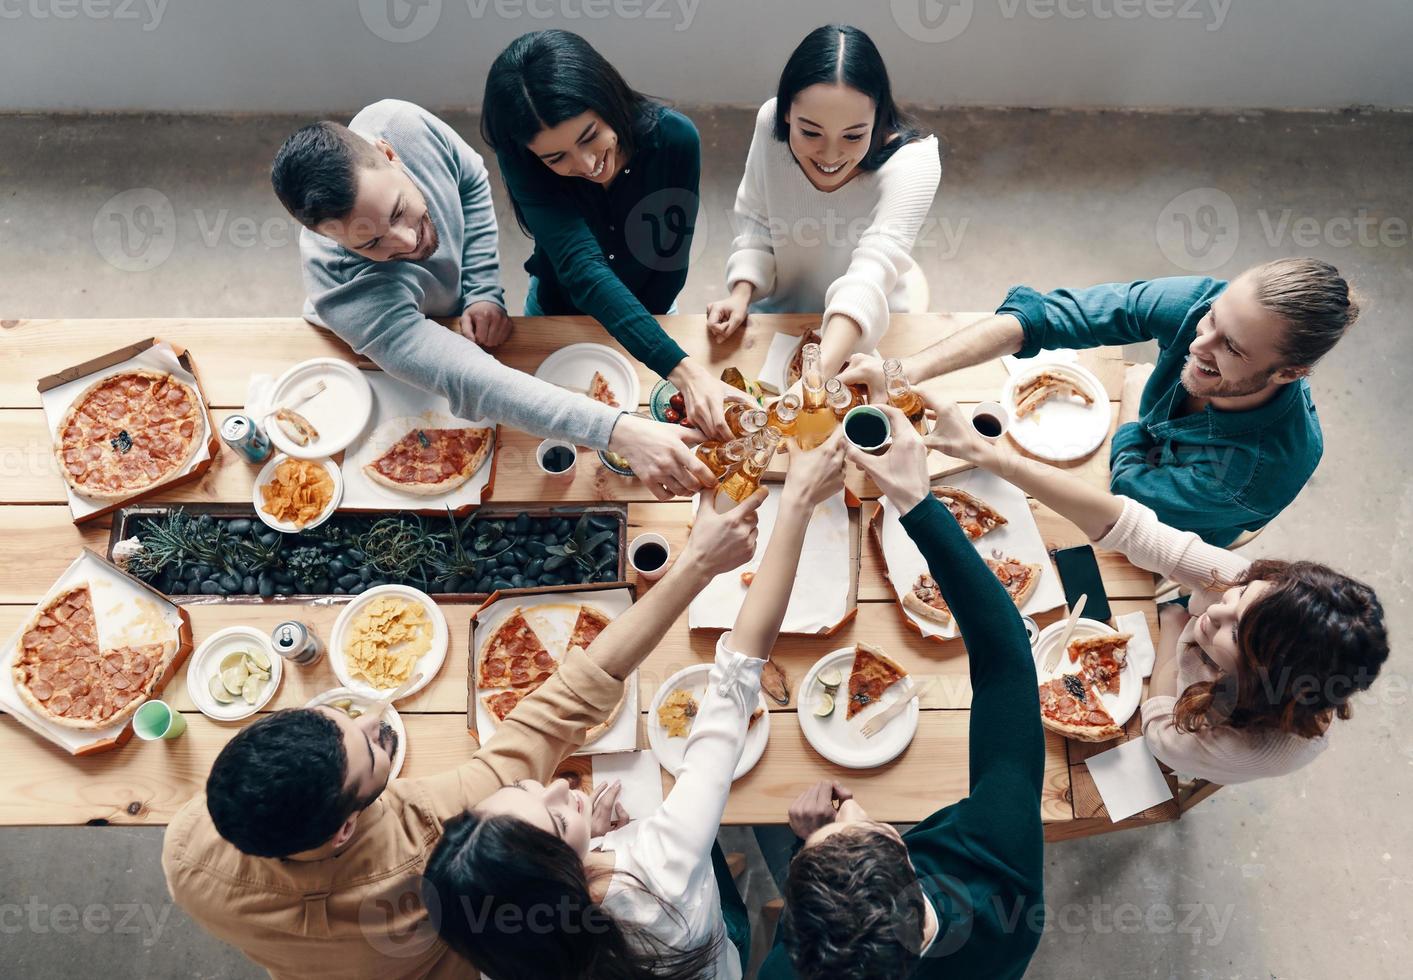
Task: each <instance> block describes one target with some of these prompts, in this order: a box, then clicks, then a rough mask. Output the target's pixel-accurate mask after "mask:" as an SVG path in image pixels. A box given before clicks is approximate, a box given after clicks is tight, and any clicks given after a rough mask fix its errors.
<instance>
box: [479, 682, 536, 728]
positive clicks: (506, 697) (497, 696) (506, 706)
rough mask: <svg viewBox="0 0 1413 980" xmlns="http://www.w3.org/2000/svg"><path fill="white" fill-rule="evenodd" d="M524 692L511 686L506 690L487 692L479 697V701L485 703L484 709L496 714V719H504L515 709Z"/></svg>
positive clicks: (522, 698) (523, 696)
mask: <svg viewBox="0 0 1413 980" xmlns="http://www.w3.org/2000/svg"><path fill="white" fill-rule="evenodd" d="M525 693H526V692H525V691H522V690H520V689H519V688H511V689H510V690H508V691H496V692H495V693H494V694H487V695H485V696H483V697H482V698H481V701H482V703H483V704H485V706H486V710H488V711H490V713H491V714H493V715H495V716H496V721H505V719H506V716H507V715H509V714H510V713H511V712H512V711H514V710H515V706H516V705H517V704H519V703H520V702H521V701H522V700H524V698H525Z"/></svg>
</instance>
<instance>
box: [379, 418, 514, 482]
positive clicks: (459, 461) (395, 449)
mask: <svg viewBox="0 0 1413 980" xmlns="http://www.w3.org/2000/svg"><path fill="white" fill-rule="evenodd" d="M494 436H495V430H493V429H487V428H475V427H468V428H456V429H412V430H411V431H410V432H408V433H407V434H406V435H405V436H403V437H402V438H401V439H399V440H398V441H397V442H395V443H393V444H392V445H391V446H389V447H388V450H387V452H385V453H383V454H382V455H381V456H379V457H378V458H377V459H375V460H373V461H372V462H371V463H369V464H367V465H366V466H364V467H363V472H364V473H366V474H367V475H368V479H370V480H372V481H373V482H374V483H378V484H381V485H382V486H385V487H387V488H388V489H390V490H397V491H399V492H401V493H410V494H415V495H417V496H421V497H430V496H434V495H436V494H441V493H449V492H451V491H452V490H455V489H456V488H457V487H459V486H461V485H462V484H463V483H465V482H466V481H467V480H469V479H471V477H472V476H474V475H475V473H476V471H477V470H479V469H480V468H481V464H482V463H484V462H485V461H486V457H487V456H488V455H490V452H491V447H492V445H493V444H494V442H495V439H494Z"/></svg>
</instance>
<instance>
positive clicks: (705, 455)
mask: <svg viewBox="0 0 1413 980" xmlns="http://www.w3.org/2000/svg"><path fill="white" fill-rule="evenodd" d="M748 448H749V447H748V446H747V443H746V440H745V439H732V440H731V441H730V442H704V443H702V444H701V445H700V446H698V447H697V450H696V452H697V459H699V460H701V461H702V462H703V463H705V464H706V467H707V469H709V470H711V472H712V475H713V476H715V477H716V478H717V479H718V480H720V479H721V478H722V477H723V476H725V475H726V473H727V471H728V470H730V469H731V468H732V467H734V466H737V465H739V464H740V462H741V460H742V459H743V458H744V457H745V455H746V451H747V449H748Z"/></svg>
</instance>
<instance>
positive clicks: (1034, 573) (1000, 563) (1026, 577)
mask: <svg viewBox="0 0 1413 980" xmlns="http://www.w3.org/2000/svg"><path fill="white" fill-rule="evenodd" d="M986 567H987V568H989V569H991V571H992V573H993V574H995V576H996V577H997V578H998V579H1000V580H1001V584H1002V585H1004V586H1005V587H1006V592H1007V593H1009V594H1010V597H1011V601H1012V602H1014V603H1015V604H1016V608H1017V609H1020V608H1022V607H1023V606H1024V605H1025V600H1027V599H1029V598H1030V594H1031V593H1032V592H1034V591H1035V586H1036V585H1037V584H1038V583H1039V582H1040V566H1039V565H1032V564H1029V563H1027V562H1023V561H1021V560H1020V559H1019V558H1004V557H1003V558H1000V559H993V558H987V559H986Z"/></svg>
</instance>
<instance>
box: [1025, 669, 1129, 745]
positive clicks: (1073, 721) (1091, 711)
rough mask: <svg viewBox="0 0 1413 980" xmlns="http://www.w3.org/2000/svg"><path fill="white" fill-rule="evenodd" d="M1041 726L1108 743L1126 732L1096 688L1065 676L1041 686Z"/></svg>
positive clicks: (1090, 740)
mask: <svg viewBox="0 0 1413 980" xmlns="http://www.w3.org/2000/svg"><path fill="white" fill-rule="evenodd" d="M1040 723H1041V724H1042V725H1044V726H1045V727H1046V728H1048V729H1050V730H1051V731H1055V732H1059V733H1060V734H1061V735H1064V736H1065V737H1066V738H1075V739H1079V740H1080V741H1082V742H1107V741H1108V740H1109V739H1111V738H1118V737H1119V736H1120V735H1122V734H1123V733H1124V730H1123V729H1122V728H1121V727H1119V725H1118V724H1116V723H1115V722H1114V718H1113V715H1111V714H1109V712H1108V710H1107V709H1105V707H1104V705H1103V703H1102V702H1101V701H1100V700H1099V692H1098V691H1097V690H1095V689H1094V685H1093V684H1091V683H1089V682H1088V681H1087V680H1085V679H1084V678H1083V677H1082V676H1080V675H1079V674H1062V675H1061V676H1059V677H1056V678H1054V679H1052V680H1048V681H1046V682H1045V683H1043V684H1041V685H1040Z"/></svg>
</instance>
